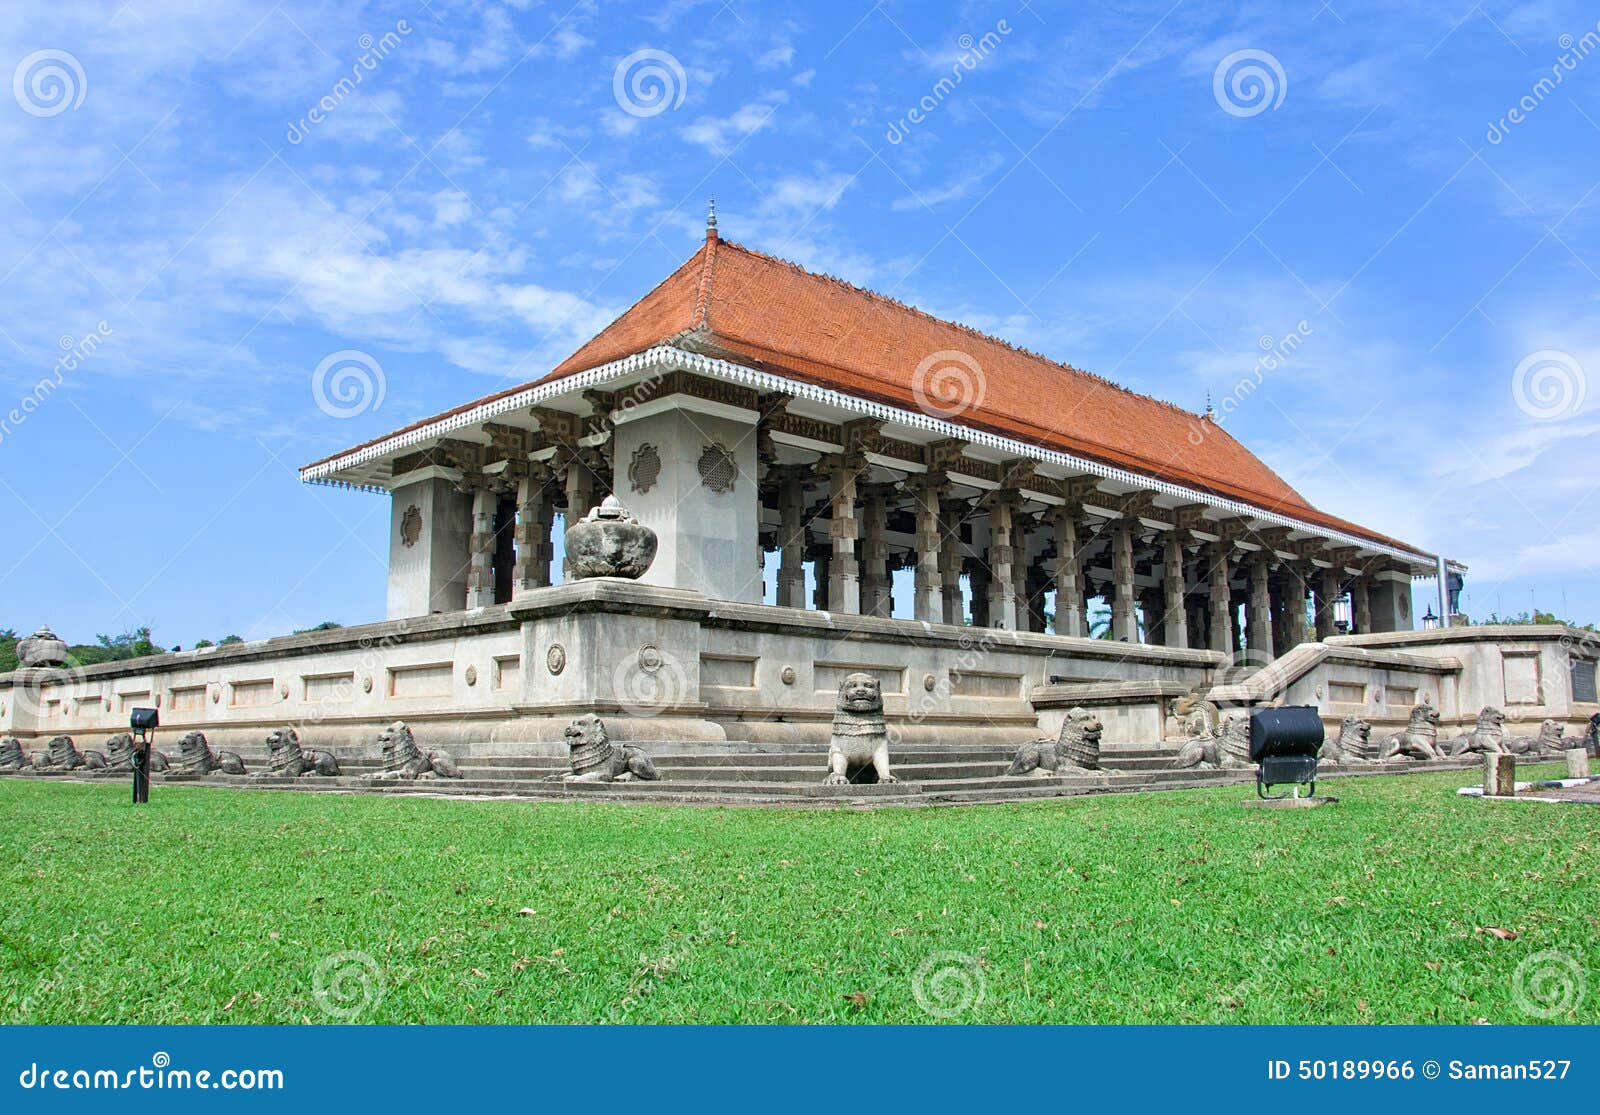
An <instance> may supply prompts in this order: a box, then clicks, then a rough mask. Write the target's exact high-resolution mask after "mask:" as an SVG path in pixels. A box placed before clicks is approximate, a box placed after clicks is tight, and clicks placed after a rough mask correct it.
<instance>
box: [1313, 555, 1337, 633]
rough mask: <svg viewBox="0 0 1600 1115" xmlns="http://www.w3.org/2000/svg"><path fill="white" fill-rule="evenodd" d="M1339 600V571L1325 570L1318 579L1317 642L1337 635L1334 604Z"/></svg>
mask: <svg viewBox="0 0 1600 1115" xmlns="http://www.w3.org/2000/svg"><path fill="white" fill-rule="evenodd" d="M1338 599H1339V574H1338V571H1337V570H1333V569H1324V570H1323V571H1322V573H1321V574H1320V575H1319V577H1318V578H1317V641H1318V642H1321V641H1322V640H1323V639H1326V638H1328V637H1329V636H1330V635H1337V634H1338V633H1339V629H1338V628H1337V627H1335V626H1334V625H1333V621H1334V618H1335V616H1334V604H1335V603H1337V602H1338Z"/></svg>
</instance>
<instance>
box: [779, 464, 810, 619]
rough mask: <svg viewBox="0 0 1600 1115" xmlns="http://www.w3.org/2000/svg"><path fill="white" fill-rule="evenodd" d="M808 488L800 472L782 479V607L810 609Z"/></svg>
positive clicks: (787, 472) (788, 473)
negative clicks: (807, 606) (807, 573)
mask: <svg viewBox="0 0 1600 1115" xmlns="http://www.w3.org/2000/svg"><path fill="white" fill-rule="evenodd" d="M805 558H806V485H805V478H804V475H803V474H802V473H801V471H800V470H798V469H785V470H784V471H782V472H781V473H780V474H779V475H778V606H779V607H780V608H804V607H805V606H806V566H805Z"/></svg>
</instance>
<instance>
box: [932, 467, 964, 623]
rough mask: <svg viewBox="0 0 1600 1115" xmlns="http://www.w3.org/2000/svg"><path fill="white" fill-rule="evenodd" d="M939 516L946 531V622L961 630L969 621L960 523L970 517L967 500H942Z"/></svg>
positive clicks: (942, 552)
mask: <svg viewBox="0 0 1600 1115" xmlns="http://www.w3.org/2000/svg"><path fill="white" fill-rule="evenodd" d="M939 514H940V517H941V525H942V529H943V532H944V540H943V542H942V543H941V545H940V548H939V581H940V595H941V597H942V598H943V604H944V621H945V622H946V623H949V624H954V625H955V626H957V627H960V626H962V625H963V624H965V623H966V622H967V614H966V612H967V610H966V605H965V602H964V601H963V600H962V599H961V565H962V554H961V549H962V547H961V521H962V519H964V518H965V517H966V514H967V501H966V500H964V499H945V500H940V501H939Z"/></svg>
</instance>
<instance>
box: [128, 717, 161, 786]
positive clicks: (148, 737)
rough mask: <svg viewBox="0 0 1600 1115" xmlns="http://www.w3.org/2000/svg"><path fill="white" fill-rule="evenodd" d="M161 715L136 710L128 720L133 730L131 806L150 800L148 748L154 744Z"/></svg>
mask: <svg viewBox="0 0 1600 1115" xmlns="http://www.w3.org/2000/svg"><path fill="white" fill-rule="evenodd" d="M160 724H161V714H160V713H158V712H157V711H156V710H155V709H153V708H136V709H134V710H133V713H132V715H131V716H130V717H129V718H128V727H130V728H132V729H133V804H135V805H144V804H145V803H147V802H149V800H150V748H151V745H152V744H154V742H155V734H156V728H157V727H159V726H160Z"/></svg>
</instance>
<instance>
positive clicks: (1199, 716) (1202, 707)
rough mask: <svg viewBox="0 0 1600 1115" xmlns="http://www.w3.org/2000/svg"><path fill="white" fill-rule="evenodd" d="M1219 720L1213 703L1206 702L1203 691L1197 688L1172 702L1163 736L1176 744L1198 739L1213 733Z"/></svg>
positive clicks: (1219, 714)
mask: <svg viewBox="0 0 1600 1115" xmlns="http://www.w3.org/2000/svg"><path fill="white" fill-rule="evenodd" d="M1221 719H1222V717H1221V713H1220V712H1219V710H1218V709H1217V706H1216V704H1215V702H1212V701H1208V700H1206V699H1205V697H1204V695H1203V690H1201V689H1198V688H1197V689H1194V690H1191V691H1190V692H1188V693H1186V694H1184V695H1183V696H1182V697H1179V698H1178V699H1177V700H1175V701H1173V702H1172V712H1171V713H1170V714H1169V715H1168V717H1167V723H1166V731H1165V736H1166V739H1167V741H1168V742H1176V743H1183V742H1186V741H1188V740H1191V739H1198V738H1199V737H1201V736H1204V735H1209V734H1211V733H1213V732H1215V731H1216V730H1217V726H1218V724H1219V723H1220V722H1221Z"/></svg>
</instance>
